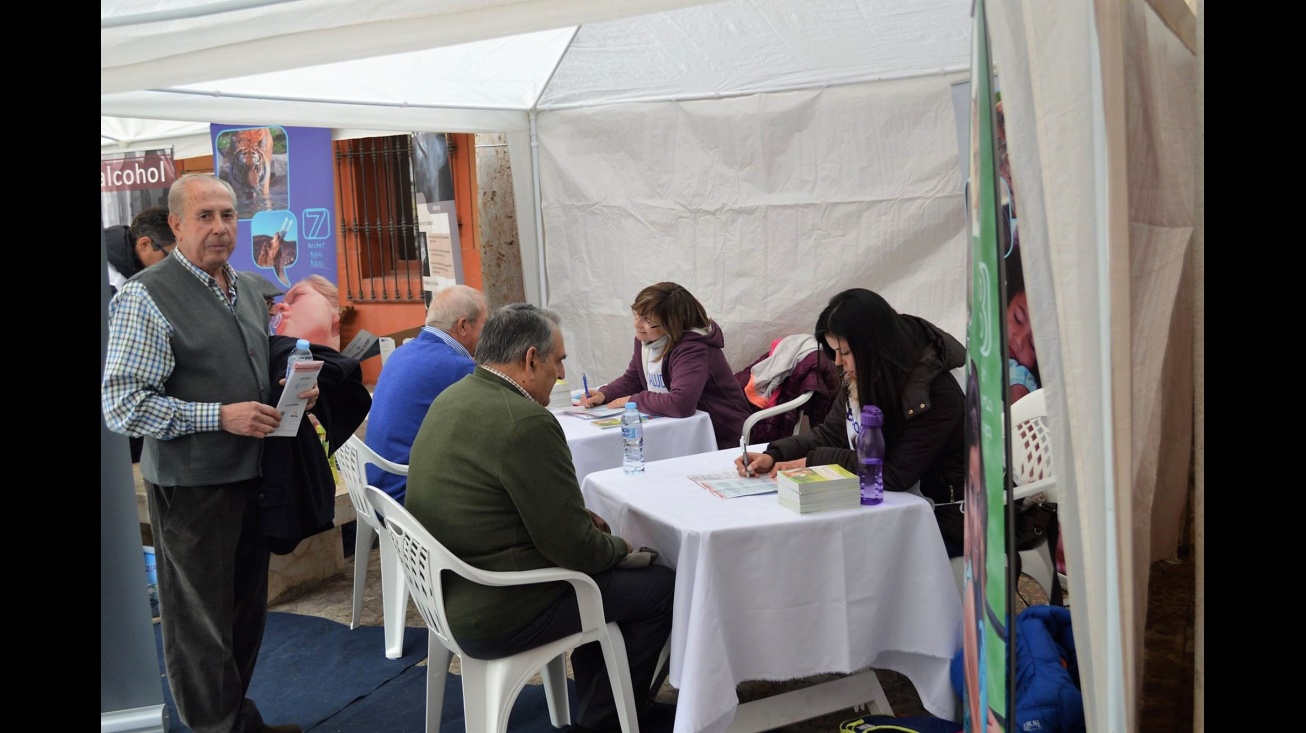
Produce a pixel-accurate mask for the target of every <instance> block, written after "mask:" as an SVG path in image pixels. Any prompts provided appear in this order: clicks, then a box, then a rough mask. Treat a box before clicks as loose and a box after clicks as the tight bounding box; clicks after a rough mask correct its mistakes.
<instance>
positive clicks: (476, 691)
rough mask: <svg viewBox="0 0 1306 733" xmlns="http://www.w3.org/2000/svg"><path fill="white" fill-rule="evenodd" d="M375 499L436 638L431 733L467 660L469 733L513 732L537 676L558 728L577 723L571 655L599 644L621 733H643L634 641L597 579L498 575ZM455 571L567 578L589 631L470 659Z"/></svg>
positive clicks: (381, 495)
mask: <svg viewBox="0 0 1306 733" xmlns="http://www.w3.org/2000/svg"><path fill="white" fill-rule="evenodd" d="M367 498H368V501H370V502H371V504H372V507H373V509H374V510H375V512H374V513H375V514H377V515H380V516H381V518H382V519H381V521H382V526H383V527H385V529H386V530H387V531H388V533H389V535H390V539H391V541H392V543H393V544H394V546H395V548H396V549H397V550H398V554H399V558H400V561H401V564H402V566H403V575H404V581H405V583H406V585H407V586H408V591H409V592H410V593H411V594H412V597H413V601H414V602H416V603H417V610H418V611H420V612H421V614H422V618H423V619H425V620H426V626H427V630H428V632H429V634H430V647H429V651H428V654H429V658H428V659H427V668H426V675H427V676H426V733H438V731H439V730H440V716H441V713H442V712H443V707H444V684H445V679H446V677H447V676H448V673H449V658H450V655H451V654H457V655H458V656H459V657H460V659H461V661H462V682H463V717H464V720H465V721H466V730H467V732H468V733H505V731H507V728H508V714H509V713H510V712H511V711H512V704H513V702H514V701H515V700H516V699H517V695H518V694H519V693H520V692H521V689H522V687H523V686H524V685H525V684H526V681H527V680H529V679H530V678H531V677H532V676H533V675H534V674H535V673H536V672H540V673H541V674H542V676H543V678H544V693H545V699H546V700H547V701H548V704H549V718H550V720H551V721H552V722H553V725H554V727H556V728H562V727H564V726H566V725H569V724H570V723H571V710H570V708H569V707H568V705H567V668H566V653H567V652H568V651H571V650H572V649H575V648H576V647H578V646H580V645H582V644H587V643H589V642H591V641H597V642H599V645H600V646H601V647H602V649H603V662H604V665H605V666H606V667H607V670H608V678H609V679H610V680H611V683H612V692H613V697H614V699H615V700H616V701H617V713H618V717H619V719H620V720H621V729H622V730H623V731H625V732H626V733H639V720H638V716H637V715H636V708H635V697H634V694H633V690H632V683H631V681H630V663H629V661H628V660H627V658H626V643H625V640H624V639H623V638H622V635H621V630H620V629H618V628H617V624H616V623H615V622H613V623H607V622H606V621H605V620H604V616H603V597H602V596H601V595H600V594H599V587H598V585H596V584H595V583H594V579H593V578H591V577H589V576H588V575H585V574H584V573H579V572H576V571H574V570H564V569H562V568H544V569H540V570H524V571H516V572H490V571H486V570H480V569H478V568H474V567H472V566H471V565H468V564H467V563H465V562H463V561H462V560H459V559H458V558H457V557H456V556H455V555H454V554H453V553H452V552H450V551H449V550H447V549H446V548H445V547H444V546H443V545H441V544H440V543H439V542H438V541H437V540H436V539H435V538H434V537H433V536H431V533H430V532H428V531H427V530H426V528H425V527H423V526H422V525H421V524H420V523H419V522H418V521H417V520H416V519H414V518H413V515H412V514H410V513H409V512H408V510H407V509H405V508H404V507H403V506H401V505H400V504H399V502H397V501H395V500H394V498H392V497H391V496H390V495H389V494H387V493H385V492H384V491H381V490H380V489H378V488H376V487H375V486H369V487H367ZM446 571H448V572H451V573H455V574H457V575H460V576H462V577H463V578H466V579H468V580H471V581H473V582H475V583H481V584H483V585H492V586H508V585H527V584H531V583H543V582H547V581H556V580H563V581H566V582H568V583H571V586H572V587H573V588H574V589H575V590H576V601H577V603H578V604H579V607H580V621H581V629H582V630H581V631H579V632H577V633H575V634H571V635H570V636H566V637H563V638H561V639H558V640H557V641H552V642H549V643H548V644H544V645H542V646H538V647H536V648H534V649H528V650H526V651H522V652H518V653H517V654H514V655H512V656H509V657H504V658H502V659H491V660H482V659H475V658H473V657H470V656H468V655H467V654H466V653H465V652H463V651H462V648H461V647H460V646H459V645H458V641H457V640H456V639H454V637H453V634H452V633H450V631H449V621H448V618H447V617H446V616H445V608H444V573H445V572H446Z"/></svg>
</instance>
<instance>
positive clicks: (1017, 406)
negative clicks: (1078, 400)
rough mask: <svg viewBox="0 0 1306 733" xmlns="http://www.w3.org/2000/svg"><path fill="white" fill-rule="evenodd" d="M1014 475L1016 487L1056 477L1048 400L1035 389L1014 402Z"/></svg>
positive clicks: (1012, 449)
mask: <svg viewBox="0 0 1306 733" xmlns="http://www.w3.org/2000/svg"><path fill="white" fill-rule="evenodd" d="M1011 463H1012V478H1013V480H1014V481H1015V483H1016V485H1017V486H1021V485H1024V484H1029V483H1032V482H1035V481H1042V480H1044V479H1051V478H1053V477H1054V476H1055V475H1056V473H1055V471H1054V470H1053V466H1052V435H1051V432H1050V431H1049V430H1048V426H1047V400H1046V397H1045V395H1044V392H1043V390H1042V389H1036V390H1034V391H1033V392H1030V393H1029V394H1027V395H1025V396H1024V397H1022V398H1020V399H1018V400H1016V401H1015V402H1014V403H1013V404H1012V405H1011Z"/></svg>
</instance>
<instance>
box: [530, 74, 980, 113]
mask: <svg viewBox="0 0 1306 733" xmlns="http://www.w3.org/2000/svg"><path fill="white" fill-rule="evenodd" d="M963 71H970V64H957V65H954V66H944V67H942V68H939V69H929V70H926V71H911V72H903V73H899V74H880V75H878V76H867V77H862V78H859V79H847V80H844V81H823V82H813V83H810V84H795V85H793V86H788V87H775V88H770V89H751V90H741V91H737V92H712V93H701V94H684V95H664V96H658V97H636V98H632V99H612V100H605V101H598V102H568V103H563V104H546V105H538V106H537V107H536V109H538V110H540V111H541V112H543V111H557V110H567V109H585V108H589V107H606V106H609V105H614V104H649V103H653V102H697V101H701V100H706V99H734V98H737V97H751V96H753V95H756V94H779V93H784V92H801V91H806V90H809V89H832V88H835V87H846V86H851V85H853V84H865V83H869V82H878V81H899V80H902V79H921V78H924V77H928V76H946V75H948V74H956V73H959V72H963Z"/></svg>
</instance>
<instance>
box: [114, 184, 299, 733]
mask: <svg viewBox="0 0 1306 733" xmlns="http://www.w3.org/2000/svg"><path fill="white" fill-rule="evenodd" d="M168 210H169V212H170V213H169V215H168V223H169V225H170V226H171V227H172V231H173V232H174V233H175V234H176V235H177V247H176V249H175V250H174V251H173V253H172V254H171V255H170V256H169V257H168V258H167V259H165V260H164V261H163V262H161V263H159V264H158V265H156V266H154V267H151V268H148V269H146V270H144V271H142V272H141V273H139V274H138V275H136V276H135V277H133V278H131V279H130V280H128V281H127V282H126V283H125V284H124V285H123V287H122V288H121V289H120V290H119V292H118V294H117V296H115V297H114V299H113V301H111V303H110V305H109V343H108V355H107V358H106V363H105V370H104V381H103V384H102V389H101V396H100V398H101V402H102V407H103V409H104V418H105V422H106V423H107V424H108V426H109V427H110V429H112V430H114V431H116V432H119V433H125V434H127V435H129V436H137V435H139V436H144V437H145V445H144V449H143V451H142V454H141V474H142V475H143V476H144V477H145V480H146V484H147V490H148V492H149V505H150V527H151V529H152V531H153V535H154V547H155V553H156V560H157V563H158V575H159V606H160V626H161V627H162V631H163V656H164V662H165V666H166V668H167V675H168V683H169V684H170V685H171V688H172V696H173V699H174V700H175V701H176V704H177V711H178V713H180V715H181V719H182V721H183V722H185V723H186V725H188V726H190V728H191V730H193V731H195V733H296V732H298V731H301V728H300V727H299V726H298V725H267V724H265V723H264V722H263V718H262V716H261V715H260V714H259V710H258V707H257V706H256V705H255V704H254V702H253V701H252V700H250V699H248V698H246V697H245V694H246V693H247V691H248V690H249V682H250V677H251V676H252V675H253V673H254V664H255V662H256V661H257V659H258V651H259V645H260V644H261V643H262V639H263V628H264V625H265V622H266V621H267V598H268V546H267V543H266V541H265V540H264V538H263V535H262V532H261V531H260V526H259V504H258V501H257V498H256V493H257V492H258V490H259V485H260V480H259V470H260V460H261V458H262V452H263V443H262V439H263V438H264V437H266V436H267V435H268V433H271V432H272V431H273V430H275V429H276V427H277V425H278V424H279V423H280V417H279V415H278V413H277V410H276V408H274V407H272V406H271V405H268V404H265V402H266V401H267V398H268V396H269V391H270V389H271V384H270V381H269V374H268V326H267V309H266V307H265V305H264V302H263V298H262V296H261V295H260V293H259V291H258V289H257V288H256V287H255V286H253V285H252V284H251V281H248V280H246V279H242V278H240V276H239V275H237V274H236V271H235V270H233V269H232V268H231V265H229V264H228V263H227V260H228V258H229V257H230V256H231V252H232V250H233V249H234V247H235V245H236V197H235V194H234V193H233V191H232V189H231V186H230V185H229V184H227V183H226V182H225V181H221V180H219V179H217V178H215V177H213V176H211V175H207V174H187V175H184V176H182V177H181V178H178V179H177V181H176V182H175V183H173V185H172V188H171V190H170V191H169V192H168ZM304 396H305V397H307V398H308V400H309V405H310V406H312V404H313V403H314V402H315V401H316V399H317V388H316V387H314V388H313V389H311V390H309V391H308V392H305V393H304Z"/></svg>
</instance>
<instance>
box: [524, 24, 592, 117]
mask: <svg viewBox="0 0 1306 733" xmlns="http://www.w3.org/2000/svg"><path fill="white" fill-rule="evenodd" d="M579 34H580V26H575V27H573V28H572V29H571V38H568V39H567V45H565V46H563V47H562V51H561V52H560V53H559V54H558V57H557V58H556V59H554V60H553V68H552V69H549V75H548V76H546V77H545V78H544V83H543V84H541V85H540V91H539V92H538V93H537V94H536V95H535V99H532V100H531V106H530V107H529V108H528V109H530V110H534V109H535V108H536V107H538V106H539V104H540V99H541V98H543V97H544V92H546V91H548V89H549V85H550V84H552V83H553V77H554V76H555V75H556V74H557V73H558V67H559V66H562V60H563V59H564V58H566V57H567V52H568V51H570V50H571V44H573V43H575V42H576V36H577V35H579Z"/></svg>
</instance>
